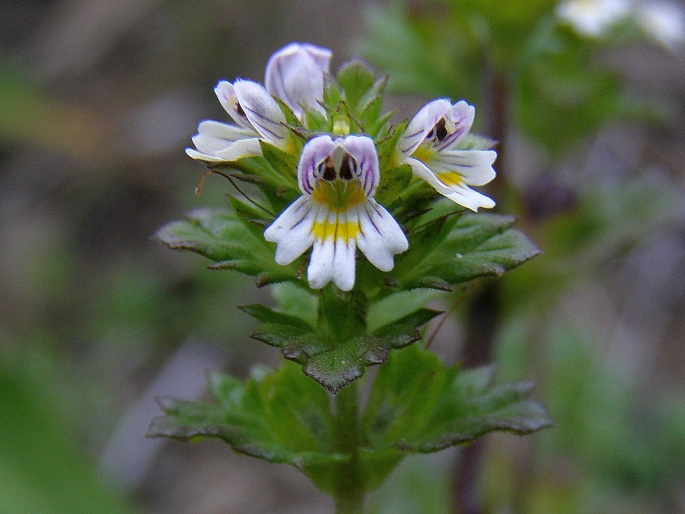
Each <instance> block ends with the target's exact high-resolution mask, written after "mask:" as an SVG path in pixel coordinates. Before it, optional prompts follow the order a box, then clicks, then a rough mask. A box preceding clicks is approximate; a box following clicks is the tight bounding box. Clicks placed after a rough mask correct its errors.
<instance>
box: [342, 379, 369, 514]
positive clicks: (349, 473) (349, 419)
mask: <svg viewBox="0 0 685 514" xmlns="http://www.w3.org/2000/svg"><path fill="white" fill-rule="evenodd" d="M335 408H336V412H335V422H336V424H335V439H336V446H337V450H338V451H339V452H341V453H346V454H348V455H350V460H349V461H347V462H345V463H343V464H340V466H339V467H338V476H337V487H336V492H335V512H336V514H361V513H362V512H363V511H364V495H365V491H364V482H363V477H362V473H361V472H362V469H361V464H360V461H359V445H360V442H361V441H360V432H359V391H358V386H357V381H354V382H352V383H351V384H349V385H348V386H345V387H343V388H342V389H341V390H340V391H339V392H338V394H337V396H336V398H335Z"/></svg>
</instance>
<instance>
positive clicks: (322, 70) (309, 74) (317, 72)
mask: <svg viewBox="0 0 685 514" xmlns="http://www.w3.org/2000/svg"><path fill="white" fill-rule="evenodd" d="M330 62H331V51H330V50H328V49H327V48H321V47H318V46H314V45H310V44H299V43H291V44H289V45H288V46H286V47H284V48H282V49H281V50H279V51H278V52H276V53H274V54H273V55H272V56H271V58H270V59H269V62H268V63H267V65H266V76H265V80H264V85H265V86H266V90H267V91H268V92H269V93H271V94H272V95H274V96H275V97H277V98H279V99H281V100H282V101H283V102H285V104H286V105H288V107H290V108H291V109H292V110H293V112H294V113H295V115H296V116H297V117H298V118H300V119H301V118H302V114H303V108H307V109H316V110H318V111H319V112H321V113H323V112H324V110H323V108H322V107H321V105H320V104H319V102H321V101H323V85H324V75H325V74H327V73H328V68H329V65H330Z"/></svg>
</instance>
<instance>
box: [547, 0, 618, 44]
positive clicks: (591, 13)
mask: <svg viewBox="0 0 685 514" xmlns="http://www.w3.org/2000/svg"><path fill="white" fill-rule="evenodd" d="M630 10H631V6H630V2H629V1H628V0H568V1H566V2H563V3H560V4H558V5H557V9H556V12H557V16H558V17H559V18H561V19H562V20H564V21H565V22H567V23H569V24H570V25H572V26H573V28H574V29H575V30H576V31H577V32H578V33H579V34H581V35H584V36H589V37H601V36H603V35H604V34H605V33H606V32H607V31H608V30H609V29H610V28H611V27H612V26H613V25H615V24H616V23H618V22H619V21H621V20H622V19H623V18H624V17H626V16H628V14H629V13H630Z"/></svg>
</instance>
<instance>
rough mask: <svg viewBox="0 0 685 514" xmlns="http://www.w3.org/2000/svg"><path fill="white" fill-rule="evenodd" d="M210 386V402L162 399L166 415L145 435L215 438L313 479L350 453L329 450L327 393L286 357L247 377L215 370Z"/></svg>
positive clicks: (331, 441)
mask: <svg viewBox="0 0 685 514" xmlns="http://www.w3.org/2000/svg"><path fill="white" fill-rule="evenodd" d="M209 386H210V392H211V395H212V398H213V399H214V402H215V403H214V404H208V403H202V402H190V401H184V400H178V399H172V398H163V399H161V400H160V406H161V407H162V410H163V411H164V415H163V416H160V417H157V418H155V419H154V420H153V421H152V423H151V425H150V427H149V428H148V432H147V435H148V436H150V437H169V438H173V439H179V440H182V441H193V440H197V439H203V438H219V439H222V440H224V441H225V442H227V443H228V444H229V445H231V447H232V448H233V449H234V450H235V451H236V452H238V453H243V454H246V455H251V456H253V457H257V458H260V459H264V460H268V461H270V462H278V463H285V464H289V465H291V466H294V467H296V468H298V469H300V470H301V471H303V472H304V473H306V474H308V475H309V476H310V478H312V480H314V481H315V482H317V481H319V482H320V481H321V480H325V479H319V478H317V477H318V476H319V475H320V474H321V470H322V468H325V467H326V466H332V465H335V464H336V463H338V462H341V461H344V460H346V459H347V458H348V457H347V456H346V455H343V454H340V453H337V452H335V451H333V450H332V448H333V445H334V442H333V440H332V438H333V435H332V434H333V416H332V414H331V405H330V400H329V398H328V396H327V394H326V392H325V391H324V390H323V389H321V388H320V387H318V386H317V385H316V384H315V383H314V382H312V381H311V380H310V379H308V378H307V377H305V376H304V375H303V374H302V373H301V372H300V371H299V369H298V368H297V366H295V365H293V364H291V363H288V362H284V363H283V366H282V367H281V369H279V370H278V371H274V372H271V373H267V374H262V375H260V376H253V377H252V378H250V379H249V380H247V381H245V382H243V381H241V380H238V379H236V378H233V377H231V376H229V375H225V374H221V373H215V374H211V375H210V376H209ZM324 474H325V473H324ZM317 485H319V484H317ZM321 485H323V484H321Z"/></svg>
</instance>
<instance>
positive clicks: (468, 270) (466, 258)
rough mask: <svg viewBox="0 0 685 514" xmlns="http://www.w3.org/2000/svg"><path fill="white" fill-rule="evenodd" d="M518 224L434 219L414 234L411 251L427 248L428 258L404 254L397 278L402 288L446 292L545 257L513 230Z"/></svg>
mask: <svg viewBox="0 0 685 514" xmlns="http://www.w3.org/2000/svg"><path fill="white" fill-rule="evenodd" d="M513 222H514V219H513V218H511V217H509V216H502V215H497V214H463V215H461V216H460V217H459V218H458V219H456V221H455V220H454V219H449V218H444V219H443V218H439V219H437V220H434V221H432V222H430V223H431V224H429V225H428V226H426V227H424V228H423V230H420V231H418V232H416V233H410V234H409V236H410V242H409V244H410V247H411V246H412V245H420V246H421V247H422V248H423V249H424V252H422V259H421V260H416V258H413V256H411V255H406V256H404V255H402V256H400V257H399V258H398V264H397V267H396V269H395V270H394V271H393V273H392V277H393V278H394V279H395V280H396V281H397V282H398V284H399V287H400V288H402V289H411V288H415V287H431V288H435V289H440V290H445V286H449V285H450V284H457V283H460V282H465V281H467V280H471V279H474V278H479V277H497V276H500V275H502V274H503V273H504V272H505V271H507V270H510V269H512V268H515V267H516V266H518V265H519V264H521V263H523V262H525V261H527V260H528V259H530V258H532V257H534V256H535V255H537V254H538V253H539V250H538V248H537V247H536V246H535V245H534V244H533V243H531V242H530V240H529V239H528V238H527V237H526V236H525V235H524V234H523V233H522V232H520V231H518V230H515V229H513V228H511V225H512V224H513ZM436 223H442V224H443V225H442V227H441V226H440V225H435V224H436ZM434 225H435V226H434Z"/></svg>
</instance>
